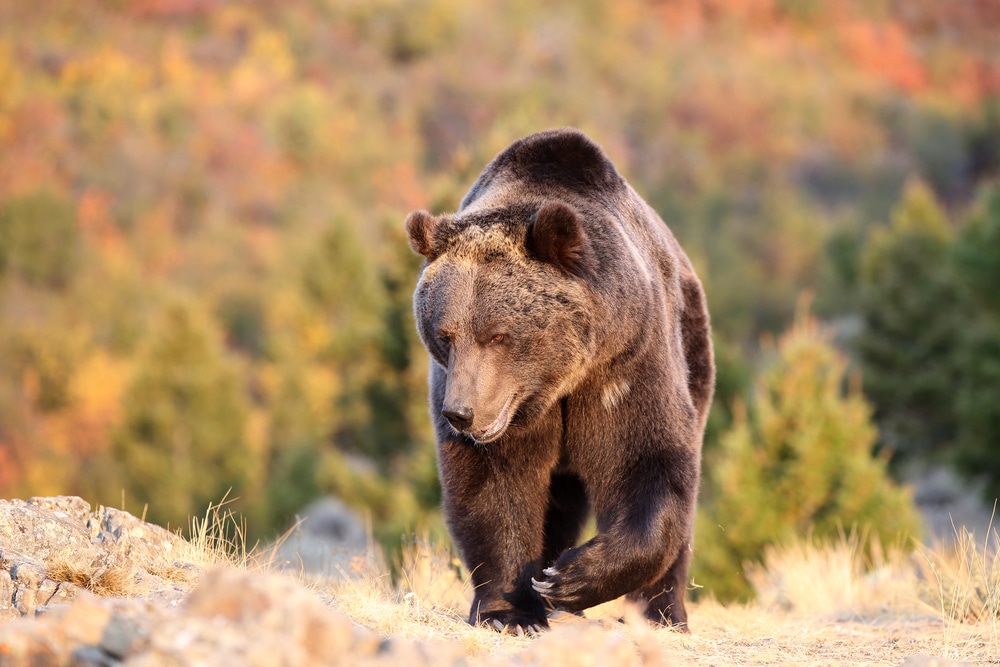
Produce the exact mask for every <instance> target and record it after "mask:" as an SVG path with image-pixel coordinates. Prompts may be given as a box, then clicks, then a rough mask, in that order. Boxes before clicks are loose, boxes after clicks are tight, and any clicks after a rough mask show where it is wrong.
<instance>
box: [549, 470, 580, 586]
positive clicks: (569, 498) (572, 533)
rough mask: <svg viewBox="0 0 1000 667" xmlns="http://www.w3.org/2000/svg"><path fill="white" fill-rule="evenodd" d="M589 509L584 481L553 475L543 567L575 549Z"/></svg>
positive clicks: (573, 476) (571, 476)
mask: <svg viewBox="0 0 1000 667" xmlns="http://www.w3.org/2000/svg"><path fill="white" fill-rule="evenodd" d="M588 510H589V506H588V503H587V491H586V489H585V488H584V486H583V481H582V480H581V479H580V478H579V477H577V476H576V475H560V474H553V475H552V482H551V485H550V486H549V505H548V509H547V510H546V512H545V543H544V544H545V546H544V550H543V551H542V563H543V565H544V566H545V567H549V566H550V565H552V564H553V563H554V562H555V561H556V559H557V558H559V556H560V554H562V552H564V551H566V550H567V549H570V548H572V547H575V546H576V542H577V540H578V539H579V537H580V530H581V529H582V528H583V524H584V522H585V521H586V520H587V512H588Z"/></svg>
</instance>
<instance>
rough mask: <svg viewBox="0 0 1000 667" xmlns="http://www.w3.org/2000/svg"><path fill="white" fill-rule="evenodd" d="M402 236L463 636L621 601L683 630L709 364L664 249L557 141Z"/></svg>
mask: <svg viewBox="0 0 1000 667" xmlns="http://www.w3.org/2000/svg"><path fill="white" fill-rule="evenodd" d="M406 228H407V231H408V233H409V238H410V244H411V246H412V247H413V249H414V250H415V251H416V252H418V253H420V254H422V255H424V257H426V259H427V262H426V264H425V265H424V269H423V272H422V274H421V276H420V280H419V283H418V285H417V289H416V292H415V294H414V309H415V314H416V321H417V326H418V329H419V331H420V336H421V338H422V340H423V342H424V344H425V345H426V347H427V350H428V352H429V353H430V355H431V358H432V364H431V372H430V404H431V416H432V419H433V421H434V426H435V430H436V433H437V441H438V465H439V470H440V476H441V484H442V487H443V492H444V511H445V516H446V518H447V521H448V526H449V528H450V530H451V533H452V535H453V537H454V539H455V542H456V543H457V544H458V546H459V548H460V550H461V553H462V556H463V558H464V560H465V563H466V565H467V566H468V568H469V570H470V571H471V572H472V581H473V584H474V585H475V600H474V601H473V604H472V612H471V615H470V619H469V620H470V622H471V623H482V624H489V625H491V626H493V627H496V628H497V629H504V628H506V629H507V631H509V632H515V633H518V634H520V633H522V632H528V633H534V632H537V631H539V630H540V629H541V628H543V627H546V626H547V621H546V613H547V611H548V610H551V609H565V610H568V611H574V612H575V611H580V610H582V609H585V608H587V607H591V606H593V605H596V604H599V603H601V602H605V601H607V600H611V599H613V598H616V597H618V596H620V595H628V597H629V599H631V600H634V601H636V602H639V603H640V604H643V605H645V609H646V615H647V617H649V618H650V619H653V620H655V621H658V622H660V623H664V624H668V625H675V626H681V627H685V626H686V624H687V614H686V611H685V609H684V593H685V588H686V585H687V572H688V564H689V561H690V557H691V544H692V538H693V524H694V514H695V500H696V496H697V492H698V480H699V466H700V459H701V441H702V436H703V433H704V429H705V419H706V417H707V414H708V408H709V404H710V402H711V397H712V391H713V387H714V381H715V368H714V363H713V359H712V346H711V338H710V331H709V318H708V312H707V309H706V306H705V298H704V294H703V292H702V288H701V283H700V282H699V281H698V278H697V277H696V276H695V274H694V271H693V270H692V268H691V263H690V262H689V261H688V258H687V256H686V255H685V254H684V252H683V251H682V250H681V249H680V246H679V245H678V244H677V241H676V240H675V239H674V237H673V235H672V234H671V233H670V231H669V230H668V229H667V227H666V226H665V225H664V224H663V222H662V221H661V220H660V218H659V216H657V214H656V213H655V212H654V211H653V210H652V209H651V208H650V207H649V206H648V205H647V204H646V202H644V201H643V200H642V198H640V197H639V195H638V194H636V193H635V191H634V190H633V189H632V188H631V187H630V186H629V185H628V183H626V182H625V180H624V179H623V178H622V177H621V176H620V175H619V174H618V172H617V171H616V170H615V167H614V165H612V164H611V162H610V161H609V160H608V158H607V157H606V156H605V155H604V153H603V152H602V151H601V149H600V148H599V147H598V146H597V145H595V144H594V143H593V142H591V141H590V140H589V139H588V138H587V137H586V136H585V135H583V134H582V133H581V132H579V131H576V130H572V129H560V130H551V131H547V132H541V133H539V134H535V135H532V136H529V137H527V138H524V139H521V140H519V141H517V142H515V143H514V144H512V145H511V146H510V147H509V148H507V149H506V150H504V151H503V152H502V153H500V154H499V155H498V156H497V157H496V158H495V159H494V160H493V161H492V162H491V163H490V164H489V165H488V166H487V167H486V169H485V170H484V171H483V173H482V174H481V175H480V177H479V179H478V180H477V181H476V183H475V184H474V185H473V186H472V189H471V190H470V191H469V193H468V194H467V195H466V196H465V198H464V199H463V200H462V204H461V207H460V208H459V211H458V212H457V213H456V214H454V215H444V216H440V217H435V216H432V215H430V214H429V213H426V212H424V211H416V212H414V213H411V214H410V215H409V216H408V217H407V220H406ZM591 509H592V510H593V512H594V514H595V517H596V522H597V530H598V534H597V535H596V536H595V537H594V538H593V539H591V540H589V541H587V542H586V543H584V544H582V545H580V546H577V544H576V542H577V539H578V537H579V533H580V529H581V526H582V524H583V522H584V520H585V518H586V516H587V514H588V511H589V510H591Z"/></svg>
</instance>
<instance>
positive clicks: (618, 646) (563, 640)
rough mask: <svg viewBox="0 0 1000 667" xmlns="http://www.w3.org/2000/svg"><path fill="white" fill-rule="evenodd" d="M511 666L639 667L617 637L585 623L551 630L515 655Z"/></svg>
mask: <svg viewBox="0 0 1000 667" xmlns="http://www.w3.org/2000/svg"><path fill="white" fill-rule="evenodd" d="M512 663H513V664H515V665H538V666H539V667H543V666H545V665H554V664H558V665H562V666H564V667H592V666H593V667H601V666H603V665H638V664H639V655H638V653H637V652H636V649H635V647H634V646H633V645H632V643H631V642H629V641H628V640H627V639H626V638H625V637H623V636H622V635H621V634H620V633H617V632H601V631H595V628H594V626H592V625H591V624H589V623H588V624H579V625H578V624H573V625H563V626H560V627H556V628H553V629H552V630H551V631H550V632H548V633H546V634H544V635H542V636H541V637H539V638H538V639H536V640H534V641H533V642H531V644H529V645H528V647H527V648H526V649H524V650H523V651H521V652H520V653H518V654H517V655H516V656H515V657H514V660H513V661H512Z"/></svg>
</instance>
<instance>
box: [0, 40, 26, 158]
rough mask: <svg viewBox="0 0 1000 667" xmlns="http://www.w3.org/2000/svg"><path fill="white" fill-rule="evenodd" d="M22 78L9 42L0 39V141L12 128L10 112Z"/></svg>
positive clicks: (4, 139)
mask: <svg viewBox="0 0 1000 667" xmlns="http://www.w3.org/2000/svg"><path fill="white" fill-rule="evenodd" d="M22 78H23V77H22V75H21V72H20V70H19V68H18V67H17V65H16V63H15V60H14V55H13V50H12V49H11V47H10V44H8V43H7V41H6V40H0V143H2V142H4V141H6V140H7V139H8V138H9V137H10V134H11V132H12V131H13V129H14V121H13V119H12V118H11V114H12V112H13V111H14V109H15V108H16V107H17V105H18V104H19V103H20V98H21V93H22V91H21V87H22Z"/></svg>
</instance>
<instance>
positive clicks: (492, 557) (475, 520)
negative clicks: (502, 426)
mask: <svg viewBox="0 0 1000 667" xmlns="http://www.w3.org/2000/svg"><path fill="white" fill-rule="evenodd" d="M531 444H532V446H529V443H527V442H524V436H523V435H522V436H508V437H507V438H505V439H503V440H502V441H501V442H498V443H492V444H490V445H485V446H482V445H479V446H477V445H475V444H473V443H471V442H470V441H468V440H466V439H465V438H462V437H461V436H457V435H455V436H451V437H446V438H444V439H443V441H442V442H441V443H440V444H439V446H438V459H439V461H438V463H439V466H440V471H441V484H442V491H443V495H444V503H443V505H444V511H445V518H446V519H447V521H448V525H449V528H450V529H451V534H452V536H453V537H454V539H455V542H456V543H457V544H458V547H459V549H460V551H461V553H462V558H463V560H464V561H465V564H466V566H467V567H468V568H469V571H470V572H471V573H472V583H473V586H474V587H475V599H474V600H473V602H472V610H471V612H470V614H469V623H471V624H473V625H485V626H487V627H491V628H493V629H496V630H499V631H501V632H504V631H506V632H509V633H511V634H517V635H521V634H529V635H533V634H536V633H538V632H540V631H541V630H542V629H543V628H547V627H548V622H547V621H546V612H547V607H546V605H545V603H544V602H543V601H542V599H541V597H539V595H538V594H537V593H536V592H535V591H534V590H533V589H532V586H531V581H532V578H538V577H540V576H541V570H542V567H543V565H542V551H543V533H544V525H545V510H546V506H547V501H548V486H549V480H550V478H551V473H550V471H551V469H552V467H553V466H554V465H555V461H548V460H547V458H548V457H544V456H541V453H542V452H543V450H544V449H545V448H544V447H540V446H538V445H537V443H531ZM540 459H541V460H540Z"/></svg>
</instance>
